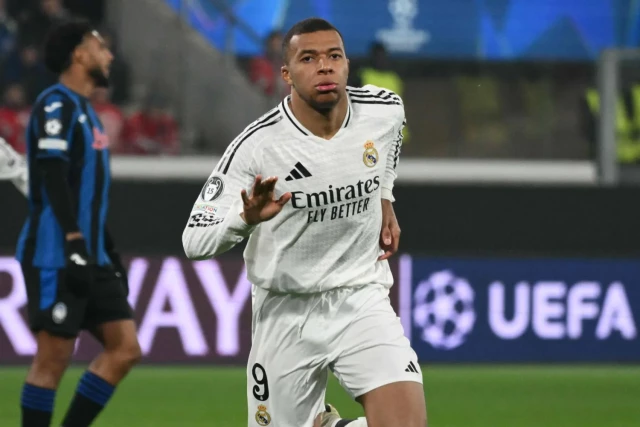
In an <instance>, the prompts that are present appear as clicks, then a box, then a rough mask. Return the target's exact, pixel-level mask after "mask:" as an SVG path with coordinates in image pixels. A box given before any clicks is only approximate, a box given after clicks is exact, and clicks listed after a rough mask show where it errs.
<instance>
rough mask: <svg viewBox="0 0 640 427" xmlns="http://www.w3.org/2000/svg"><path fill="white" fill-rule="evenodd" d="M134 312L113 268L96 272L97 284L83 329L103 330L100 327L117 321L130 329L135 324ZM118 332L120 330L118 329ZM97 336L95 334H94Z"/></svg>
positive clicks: (101, 268)
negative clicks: (122, 322) (123, 322)
mask: <svg viewBox="0 0 640 427" xmlns="http://www.w3.org/2000/svg"><path fill="white" fill-rule="evenodd" d="M132 319H133V310H132V309H131V306H130V305H129V301H127V294H126V291H125V289H124V286H123V285H122V283H121V282H120V279H119V278H118V277H117V276H116V274H115V272H114V271H113V270H112V269H111V268H107V267H99V268H98V269H97V271H96V277H95V282H94V284H93V288H92V290H91V296H90V297H89V300H88V305H87V315H86V316H85V319H84V322H83V324H82V328H83V329H88V330H90V331H97V330H99V329H103V328H101V327H100V326H101V325H105V324H108V323H110V324H113V323H115V322H117V321H130V322H125V324H128V325H129V326H128V327H127V330H128V329H131V327H132V326H133V329H134V335H135V325H134V324H133V320H132ZM116 330H120V327H118V328H117V329H116ZM94 335H95V334H94Z"/></svg>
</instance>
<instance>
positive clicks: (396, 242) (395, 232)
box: [391, 227, 400, 253]
mask: <svg viewBox="0 0 640 427" xmlns="http://www.w3.org/2000/svg"><path fill="white" fill-rule="evenodd" d="M391 236H392V240H393V253H396V252H398V248H399V247H400V228H399V227H393V229H392V230H391Z"/></svg>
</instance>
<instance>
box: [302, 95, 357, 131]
mask: <svg viewBox="0 0 640 427" xmlns="http://www.w3.org/2000/svg"><path fill="white" fill-rule="evenodd" d="M348 108H349V101H348V99H347V94H346V93H344V94H343V95H342V97H341V98H340V101H338V103H337V104H336V105H335V106H334V107H333V108H331V109H329V110H326V111H318V110H316V109H314V108H313V107H311V105H309V104H308V103H307V102H306V101H305V100H303V99H302V98H300V96H299V95H298V93H297V92H296V91H295V90H294V91H292V92H291V111H292V112H293V115H294V116H296V119H298V121H299V122H300V123H302V125H303V126H304V127H305V128H307V129H309V131H311V133H313V134H314V135H315V136H318V137H320V138H324V139H331V138H332V137H333V136H334V135H335V134H336V133H338V131H339V130H340V128H341V127H342V123H344V118H345V117H346V115H347V110H348Z"/></svg>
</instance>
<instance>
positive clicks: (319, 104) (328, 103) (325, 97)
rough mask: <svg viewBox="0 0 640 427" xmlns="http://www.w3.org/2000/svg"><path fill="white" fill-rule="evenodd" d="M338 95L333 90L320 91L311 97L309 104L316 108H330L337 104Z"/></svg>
mask: <svg viewBox="0 0 640 427" xmlns="http://www.w3.org/2000/svg"><path fill="white" fill-rule="evenodd" d="M339 100H340V96H339V95H338V94H337V93H335V92H329V93H322V94H319V95H317V96H315V97H313V98H312V100H311V103H310V104H311V106H312V107H313V108H315V109H316V110H330V109H332V108H333V107H335V106H336V104H338V101H339Z"/></svg>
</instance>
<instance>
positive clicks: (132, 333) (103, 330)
mask: <svg viewBox="0 0 640 427" xmlns="http://www.w3.org/2000/svg"><path fill="white" fill-rule="evenodd" d="M89 332H90V333H91V335H93V336H94V337H95V338H96V340H98V342H100V344H102V346H103V347H104V349H105V351H115V350H123V349H128V350H132V351H133V350H135V351H137V350H138V349H139V344H138V336H137V331H136V324H135V322H134V321H133V320H131V319H125V320H114V321H110V322H105V323H100V324H99V325H97V326H95V327H93V328H91V329H89Z"/></svg>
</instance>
